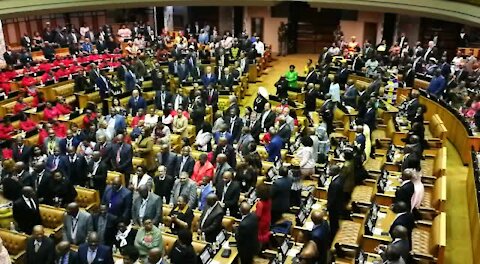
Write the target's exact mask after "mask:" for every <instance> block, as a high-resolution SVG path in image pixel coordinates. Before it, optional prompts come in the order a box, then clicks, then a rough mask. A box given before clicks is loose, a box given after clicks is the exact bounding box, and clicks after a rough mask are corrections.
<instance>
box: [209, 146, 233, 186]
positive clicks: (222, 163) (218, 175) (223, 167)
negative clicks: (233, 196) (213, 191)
mask: <svg viewBox="0 0 480 264" xmlns="http://www.w3.org/2000/svg"><path fill="white" fill-rule="evenodd" d="M215 161H216V165H217V166H216V167H215V173H214V175H213V185H214V186H215V188H217V189H218V188H220V185H222V184H223V178H222V177H223V173H225V172H226V171H230V170H232V166H230V165H229V164H228V162H227V155H225V154H219V155H218V156H217V157H216V159H215Z"/></svg>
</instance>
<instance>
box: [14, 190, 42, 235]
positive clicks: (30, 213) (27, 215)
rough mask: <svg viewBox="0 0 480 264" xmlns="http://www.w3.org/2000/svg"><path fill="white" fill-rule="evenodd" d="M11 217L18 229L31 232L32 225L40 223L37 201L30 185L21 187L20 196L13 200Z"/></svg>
mask: <svg viewBox="0 0 480 264" xmlns="http://www.w3.org/2000/svg"><path fill="white" fill-rule="evenodd" d="M12 211H13V219H14V220H15V222H16V223H17V227H18V229H19V230H20V231H22V232H25V233H27V234H31V233H32V230H33V227H34V226H36V225H41V224H42V218H41V217H40V210H39V202H38V200H37V198H36V197H35V191H34V190H33V188H32V187H30V186H25V187H23V189H22V196H21V197H20V198H18V199H17V200H16V201H14V202H13V207H12Z"/></svg>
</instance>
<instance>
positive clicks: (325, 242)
mask: <svg viewBox="0 0 480 264" xmlns="http://www.w3.org/2000/svg"><path fill="white" fill-rule="evenodd" d="M311 219H312V222H313V224H314V226H313V228H312V232H311V237H310V239H311V240H313V241H314V242H315V244H316V245H317V250H318V253H319V255H318V257H319V259H318V264H326V263H327V255H328V250H329V249H330V238H331V235H330V226H329V225H328V222H327V221H326V220H325V213H324V211H319V210H315V211H313V212H312V214H311Z"/></svg>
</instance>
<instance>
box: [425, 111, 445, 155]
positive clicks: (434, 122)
mask: <svg viewBox="0 0 480 264" xmlns="http://www.w3.org/2000/svg"><path fill="white" fill-rule="evenodd" d="M428 131H429V132H430V135H431V137H427V138H426V140H427V142H428V145H429V146H430V147H436V148H440V147H442V146H443V144H444V143H445V142H446V140H447V133H448V130H447V128H446V127H445V124H444V123H443V121H442V119H441V118H440V116H439V115H438V114H434V115H432V119H431V120H430V122H429V123H428Z"/></svg>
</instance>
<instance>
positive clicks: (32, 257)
mask: <svg viewBox="0 0 480 264" xmlns="http://www.w3.org/2000/svg"><path fill="white" fill-rule="evenodd" d="M37 263H42V264H54V263H55V244H54V243H53V241H52V240H51V239H50V238H48V237H46V236H45V232H44V230H43V226H41V225H35V226H34V227H33V233H32V236H31V237H29V238H27V248H26V252H25V264H37Z"/></svg>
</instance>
